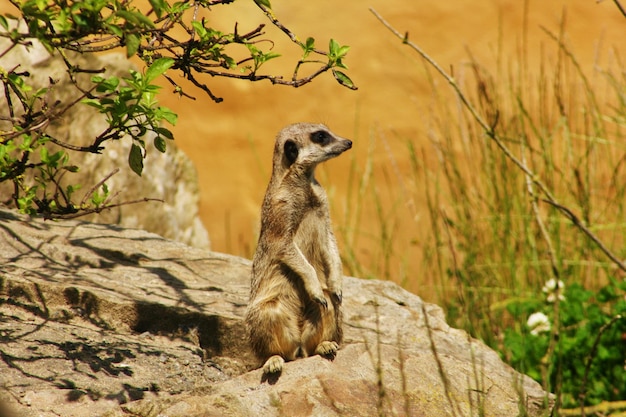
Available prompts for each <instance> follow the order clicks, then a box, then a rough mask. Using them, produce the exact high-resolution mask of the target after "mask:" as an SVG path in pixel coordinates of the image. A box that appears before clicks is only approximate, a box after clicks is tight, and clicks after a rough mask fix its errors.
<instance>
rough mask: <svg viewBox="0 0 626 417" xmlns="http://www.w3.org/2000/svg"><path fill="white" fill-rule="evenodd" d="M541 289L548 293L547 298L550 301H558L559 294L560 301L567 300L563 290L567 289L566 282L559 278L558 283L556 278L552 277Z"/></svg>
mask: <svg viewBox="0 0 626 417" xmlns="http://www.w3.org/2000/svg"><path fill="white" fill-rule="evenodd" d="M541 291H543V292H544V293H545V294H546V295H547V297H546V300H547V301H548V302H549V303H553V302H555V301H556V298H557V294H558V298H559V301H565V296H564V295H563V292H564V291H565V283H564V282H563V281H561V280H559V281H558V284H557V280H555V279H554V278H550V279H549V280H548V281H547V282H546V284H545V285H544V286H543V288H542V289H541Z"/></svg>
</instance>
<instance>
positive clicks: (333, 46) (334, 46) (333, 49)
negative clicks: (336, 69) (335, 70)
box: [328, 39, 339, 57]
mask: <svg viewBox="0 0 626 417" xmlns="http://www.w3.org/2000/svg"><path fill="white" fill-rule="evenodd" d="M328 51H329V52H330V54H331V55H333V56H335V57H337V55H339V53H338V52H339V44H338V43H337V41H336V40H334V39H331V40H330V42H329V43H328Z"/></svg>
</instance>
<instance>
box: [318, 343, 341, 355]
mask: <svg viewBox="0 0 626 417" xmlns="http://www.w3.org/2000/svg"><path fill="white" fill-rule="evenodd" d="M337 350H339V345H338V344H337V342H331V341H329V340H325V341H323V342H322V343H320V344H319V345H317V347H316V348H315V354H317V355H320V356H334V355H335V354H336V353H337Z"/></svg>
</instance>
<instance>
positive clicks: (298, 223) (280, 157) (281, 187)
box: [245, 123, 352, 374]
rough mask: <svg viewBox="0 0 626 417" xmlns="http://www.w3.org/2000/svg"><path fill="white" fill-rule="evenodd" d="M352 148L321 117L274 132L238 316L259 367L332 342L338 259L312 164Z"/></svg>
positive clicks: (328, 350)
mask: <svg viewBox="0 0 626 417" xmlns="http://www.w3.org/2000/svg"><path fill="white" fill-rule="evenodd" d="M351 147H352V141H350V140H347V139H344V138H341V137H339V136H337V135H335V134H334V133H332V132H331V131H330V130H329V129H328V128H327V127H326V126H325V125H322V124H310V123H298V124H293V125H289V126H287V127H285V128H284V129H283V130H281V131H280V132H279V133H278V135H277V137H276V144H275V146H274V157H273V168H272V177H271V179H270V183H269V185H268V187H267V191H266V193H265V198H264V200H263V206H262V209H261V231H260V235H259V241H258V245H257V249H256V252H255V255H254V259H253V262H252V279H251V291H250V302H249V305H248V308H247V311H246V318H245V321H246V325H247V328H248V333H249V337H250V342H251V346H252V349H253V351H254V352H255V354H256V355H257V357H258V358H259V359H260V360H261V361H264V365H263V373H264V374H278V373H280V372H281V371H282V368H283V364H284V363H285V361H286V360H287V361H290V360H294V359H296V358H301V357H307V356H311V355H314V354H317V355H321V356H334V355H335V354H336V352H337V350H338V349H339V343H341V340H342V336H343V331H342V327H341V324H342V318H341V310H340V306H341V303H342V280H343V273H342V265H341V258H340V256H339V250H338V248H337V242H336V240H335V236H334V234H333V231H332V226H331V222H330V214H329V210H328V199H327V197H326V192H325V191H324V189H323V188H322V186H321V185H320V184H319V183H318V182H317V180H316V179H315V168H316V167H317V165H319V164H320V163H322V162H324V161H327V160H329V159H331V158H334V157H336V156H339V155H340V154H341V153H343V152H344V151H346V150H348V149H350V148H351Z"/></svg>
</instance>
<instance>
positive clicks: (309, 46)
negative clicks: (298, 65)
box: [301, 37, 315, 59]
mask: <svg viewBox="0 0 626 417" xmlns="http://www.w3.org/2000/svg"><path fill="white" fill-rule="evenodd" d="M301 46H302V51H303V52H304V53H303V54H302V59H306V58H307V57H308V56H309V54H310V53H311V52H313V50H315V39H313V38H311V37H309V38H306V42H305V43H304V45H301Z"/></svg>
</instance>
